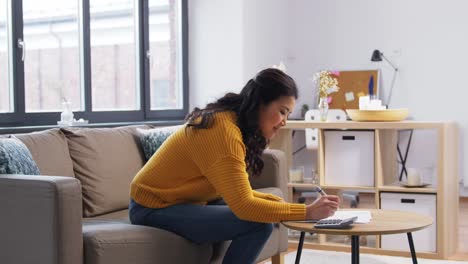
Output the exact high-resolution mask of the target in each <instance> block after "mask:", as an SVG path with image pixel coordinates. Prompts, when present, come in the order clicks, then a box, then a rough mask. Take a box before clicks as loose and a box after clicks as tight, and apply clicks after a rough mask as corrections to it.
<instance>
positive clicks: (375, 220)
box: [282, 209, 433, 236]
mask: <svg viewBox="0 0 468 264" xmlns="http://www.w3.org/2000/svg"><path fill="white" fill-rule="evenodd" d="M350 210H353V209H350ZM355 210H358V211H362V210H366V211H367V210H368V211H370V212H371V215H372V219H371V221H370V222H369V223H367V224H353V226H352V228H350V229H325V228H314V223H301V222H294V221H285V222H282V224H283V225H284V226H286V227H288V228H290V229H294V230H299V231H304V232H310V233H315V234H335V235H355V236H363V235H385V234H399V233H408V232H414V231H418V230H421V229H423V228H426V227H428V226H430V225H431V224H432V223H433V220H432V218H430V217H428V216H424V215H420V214H416V213H411V212H403V211H394V210H378V209H355Z"/></svg>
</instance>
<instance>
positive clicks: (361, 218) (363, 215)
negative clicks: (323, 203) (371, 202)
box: [327, 210, 372, 224]
mask: <svg viewBox="0 0 468 264" xmlns="http://www.w3.org/2000/svg"><path fill="white" fill-rule="evenodd" d="M354 216H357V217H358V218H357V220H356V221H355V223H358V224H366V223H369V222H370V220H371V219H372V215H371V213H370V211H354V210H352V211H347V210H338V211H336V212H335V214H334V215H332V216H330V217H328V218H327V219H346V218H350V217H354Z"/></svg>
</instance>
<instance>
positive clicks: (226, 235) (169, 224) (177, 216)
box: [129, 200, 273, 264]
mask: <svg viewBox="0 0 468 264" xmlns="http://www.w3.org/2000/svg"><path fill="white" fill-rule="evenodd" d="M129 209H130V221H131V222H132V224H135V225H144V226H151V227H156V228H161V229H164V230H167V231H170V232H173V233H175V234H177V235H180V236H182V237H184V238H186V239H188V240H190V241H192V242H194V243H197V244H202V243H214V242H220V241H227V240H232V242H231V245H230V246H229V249H228V250H227V252H226V255H225V256H224V259H223V264H228V263H235V264H239V263H242V264H249V263H255V260H256V259H257V257H258V254H259V253H260V251H261V250H262V249H263V246H264V245H265V243H266V241H267V240H268V238H269V237H270V234H271V232H272V231H273V225H272V224H266V223H257V222H250V221H244V220H241V219H239V218H237V217H236V216H235V215H234V213H233V212H232V211H231V209H230V208H229V207H228V206H227V205H225V204H224V203H222V204H220V203H217V204H208V205H194V204H178V205H173V206H170V207H167V208H161V209H154V208H146V207H144V206H142V205H139V204H138V203H136V202H135V201H133V200H130V207H129Z"/></svg>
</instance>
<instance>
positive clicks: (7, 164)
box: [0, 137, 41, 175]
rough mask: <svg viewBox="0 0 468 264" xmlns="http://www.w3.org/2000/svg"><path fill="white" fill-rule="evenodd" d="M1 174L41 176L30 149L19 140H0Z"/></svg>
mask: <svg viewBox="0 0 468 264" xmlns="http://www.w3.org/2000/svg"><path fill="white" fill-rule="evenodd" d="M0 174H27V175H39V174H41V172H40V171H39V168H38V167H37V165H36V162H34V159H33V157H32V155H31V152H29V150H28V148H27V147H26V146H25V145H24V144H23V143H22V142H21V141H20V140H18V139H17V138H15V137H11V138H0Z"/></svg>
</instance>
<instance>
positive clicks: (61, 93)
mask: <svg viewBox="0 0 468 264" xmlns="http://www.w3.org/2000/svg"><path fill="white" fill-rule="evenodd" d="M78 34H79V32H78V1H76V0H47V1H44V0H42V1H37V0H23V36H24V42H25V43H26V48H25V60H24V88H25V106H26V112H55V111H60V110H61V109H62V102H64V101H68V102H71V103H72V108H73V109H75V110H83V108H82V107H80V106H81V89H80V64H79V48H78V44H79V35H78Z"/></svg>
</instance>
